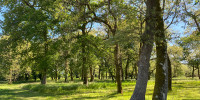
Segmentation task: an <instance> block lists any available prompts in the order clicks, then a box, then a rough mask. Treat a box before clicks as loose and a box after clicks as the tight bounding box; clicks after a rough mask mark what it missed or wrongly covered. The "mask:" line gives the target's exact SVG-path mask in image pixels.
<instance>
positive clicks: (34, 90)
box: [0, 78, 200, 100]
mask: <svg viewBox="0 0 200 100" xmlns="http://www.w3.org/2000/svg"><path fill="white" fill-rule="evenodd" d="M135 83H136V81H125V82H123V84H122V85H123V94H117V93H116V83H113V82H111V81H109V80H107V81H104V82H102V81H97V82H93V83H90V84H89V86H88V87H86V86H84V85H82V82H80V81H76V82H75V83H73V82H69V83H62V82H57V83H55V82H52V81H49V82H48V84H47V85H40V84H39V82H35V83H34V82H33V83H16V84H11V85H10V84H7V83H4V82H0V99H1V100H129V99H130V96H131V95H132V93H133V90H134V87H135ZM172 86H173V87H172V89H173V91H170V92H169V93H168V100H182V99H188V100H191V99H200V81H199V80H198V79H194V80H191V79H186V78H177V79H173V85H172ZM153 88H154V80H150V81H148V86H147V92H146V100H151V99H152V94H153Z"/></svg>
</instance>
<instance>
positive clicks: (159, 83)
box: [152, 0, 168, 100]
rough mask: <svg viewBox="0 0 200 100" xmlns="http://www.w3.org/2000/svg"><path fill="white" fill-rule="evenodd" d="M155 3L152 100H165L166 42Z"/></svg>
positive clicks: (162, 23)
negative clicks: (154, 65) (154, 60)
mask: <svg viewBox="0 0 200 100" xmlns="http://www.w3.org/2000/svg"><path fill="white" fill-rule="evenodd" d="M155 1H156V2H155V3H156V7H155V9H156V14H157V16H156V17H155V18H156V21H157V22H156V24H157V25H156V30H155V37H156V39H155V41H156V56H157V59H156V74H155V86H154V92H153V99H152V100H166V99H167V92H168V61H167V41H166V38H165V32H164V21H163V15H162V9H161V7H160V0H155Z"/></svg>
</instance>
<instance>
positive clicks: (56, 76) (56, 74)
mask: <svg viewBox="0 0 200 100" xmlns="http://www.w3.org/2000/svg"><path fill="white" fill-rule="evenodd" d="M57 80H58V69H57V65H56V72H55V81H56V82H57Z"/></svg>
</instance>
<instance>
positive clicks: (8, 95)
mask: <svg viewBox="0 0 200 100" xmlns="http://www.w3.org/2000/svg"><path fill="white" fill-rule="evenodd" d="M46 96H52V95H50V94H41V93H37V92H32V91H28V90H23V89H0V97H1V98H0V99H1V100H10V99H14V100H16V99H18V100H23V98H27V97H46ZM21 97H22V99H20V98H21Z"/></svg>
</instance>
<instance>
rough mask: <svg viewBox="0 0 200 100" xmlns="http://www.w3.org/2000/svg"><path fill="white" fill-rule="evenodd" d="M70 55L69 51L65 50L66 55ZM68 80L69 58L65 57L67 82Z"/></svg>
mask: <svg viewBox="0 0 200 100" xmlns="http://www.w3.org/2000/svg"><path fill="white" fill-rule="evenodd" d="M67 55H68V51H65V56H67ZM67 80H68V59H67V57H66V58H65V82H67Z"/></svg>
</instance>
